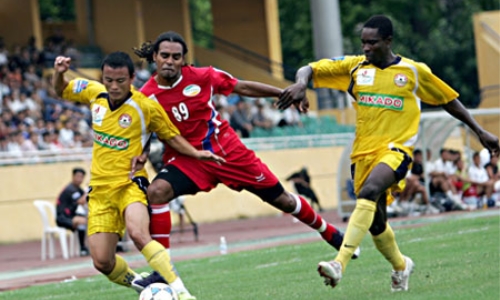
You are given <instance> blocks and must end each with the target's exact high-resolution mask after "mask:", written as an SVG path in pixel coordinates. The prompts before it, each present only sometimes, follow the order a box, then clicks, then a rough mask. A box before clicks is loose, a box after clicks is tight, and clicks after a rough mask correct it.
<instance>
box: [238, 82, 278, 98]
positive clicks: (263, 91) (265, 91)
mask: <svg viewBox="0 0 500 300" xmlns="http://www.w3.org/2000/svg"><path fill="white" fill-rule="evenodd" d="M233 92H235V93H236V94H239V95H242V96H248V97H279V95H280V94H281V92H282V90H281V89H280V88H277V87H274V86H272V85H269V84H265V83H261V82H256V81H246V80H240V81H238V83H237V84H236V85H235V86H234V90H233Z"/></svg>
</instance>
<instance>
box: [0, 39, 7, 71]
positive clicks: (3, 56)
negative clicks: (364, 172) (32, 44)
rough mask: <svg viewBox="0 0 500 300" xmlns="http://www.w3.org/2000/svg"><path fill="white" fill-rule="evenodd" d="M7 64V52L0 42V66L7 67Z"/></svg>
mask: <svg viewBox="0 0 500 300" xmlns="http://www.w3.org/2000/svg"><path fill="white" fill-rule="evenodd" d="M8 63H9V51H7V49H6V48H5V44H4V42H3V39H2V41H0V66H7V65H8Z"/></svg>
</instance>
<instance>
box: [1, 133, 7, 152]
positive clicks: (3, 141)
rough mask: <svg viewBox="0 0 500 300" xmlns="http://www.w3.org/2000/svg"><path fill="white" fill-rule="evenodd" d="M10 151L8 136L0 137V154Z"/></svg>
mask: <svg viewBox="0 0 500 300" xmlns="http://www.w3.org/2000/svg"><path fill="white" fill-rule="evenodd" d="M8 151H9V139H8V136H6V135H0V152H8Z"/></svg>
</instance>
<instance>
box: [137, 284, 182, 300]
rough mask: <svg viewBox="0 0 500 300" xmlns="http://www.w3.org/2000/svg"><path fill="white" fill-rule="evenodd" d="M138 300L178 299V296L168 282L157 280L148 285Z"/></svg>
mask: <svg viewBox="0 0 500 300" xmlns="http://www.w3.org/2000/svg"><path fill="white" fill-rule="evenodd" d="M139 300H179V296H177V293H176V292H175V291H174V290H173V289H172V288H171V287H170V286H169V285H168V284H165V283H159V282H158V283H152V284H150V285H148V286H147V287H146V288H145V289H144V290H143V291H142V292H141V294H140V295H139Z"/></svg>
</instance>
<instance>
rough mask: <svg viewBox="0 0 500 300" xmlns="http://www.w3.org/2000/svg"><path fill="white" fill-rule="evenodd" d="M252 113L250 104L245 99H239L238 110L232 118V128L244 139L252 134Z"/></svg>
mask: <svg viewBox="0 0 500 300" xmlns="http://www.w3.org/2000/svg"><path fill="white" fill-rule="evenodd" d="M249 114H250V112H249V107H248V103H247V102H246V101H245V100H244V99H243V98H241V97H240V98H239V100H238V102H236V109H235V110H234V112H233V114H232V115H231V118H230V122H229V123H230V125H231V127H232V128H233V129H234V130H235V131H236V132H237V133H238V134H239V135H240V136H241V137H242V138H248V137H250V133H251V132H252V130H253V126H252V123H251V121H250V115H249Z"/></svg>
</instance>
